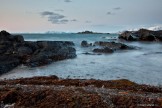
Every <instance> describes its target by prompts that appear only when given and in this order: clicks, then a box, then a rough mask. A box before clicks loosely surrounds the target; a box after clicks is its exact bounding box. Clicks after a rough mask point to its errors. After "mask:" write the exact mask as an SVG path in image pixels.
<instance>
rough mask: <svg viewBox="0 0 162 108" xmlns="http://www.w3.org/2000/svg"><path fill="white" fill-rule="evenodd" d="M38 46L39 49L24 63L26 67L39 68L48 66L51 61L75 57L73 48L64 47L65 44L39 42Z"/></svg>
mask: <svg viewBox="0 0 162 108" xmlns="http://www.w3.org/2000/svg"><path fill="white" fill-rule="evenodd" d="M71 44H72V43H71ZM38 46H39V47H40V48H41V49H38V50H36V51H35V52H34V54H33V55H32V56H31V57H30V59H28V60H27V61H26V65H28V66H41V65H45V64H49V63H51V61H59V60H63V59H69V58H75V57H76V50H75V49H74V48H73V47H69V46H65V42H62V41H60V42H59V41H56V42H55V41H53V42H52V41H50V42H41V43H40V42H39V45H38Z"/></svg>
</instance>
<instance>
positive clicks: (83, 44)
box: [81, 40, 92, 47]
mask: <svg viewBox="0 0 162 108" xmlns="http://www.w3.org/2000/svg"><path fill="white" fill-rule="evenodd" d="M81 46H82V47H89V46H92V44H91V43H90V44H89V43H88V42H87V41H85V40H83V41H82V42H81Z"/></svg>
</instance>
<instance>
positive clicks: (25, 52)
mask: <svg viewBox="0 0 162 108" xmlns="http://www.w3.org/2000/svg"><path fill="white" fill-rule="evenodd" d="M17 53H18V55H19V56H20V57H23V56H27V55H31V54H32V53H33V50H32V49H31V48H29V47H25V46H21V47H19V48H18V50H17Z"/></svg>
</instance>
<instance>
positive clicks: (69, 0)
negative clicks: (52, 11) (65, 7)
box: [64, 0, 72, 3]
mask: <svg viewBox="0 0 162 108" xmlns="http://www.w3.org/2000/svg"><path fill="white" fill-rule="evenodd" d="M64 2H67V3H69V2H72V1H71V0H64Z"/></svg>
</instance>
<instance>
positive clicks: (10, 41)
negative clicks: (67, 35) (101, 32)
mask: <svg viewBox="0 0 162 108" xmlns="http://www.w3.org/2000/svg"><path fill="white" fill-rule="evenodd" d="M73 45H74V43H73V42H70V41H37V42H29V41H24V38H23V36H21V35H11V34H10V33H8V32H6V31H1V32H0V74H3V73H6V72H8V71H10V70H12V69H13V68H15V67H17V66H18V65H20V64H24V65H27V66H41V65H46V64H49V63H51V62H52V61H58V60H64V59H69V58H74V57H76V50H75V48H73V47H72V46H73Z"/></svg>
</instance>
